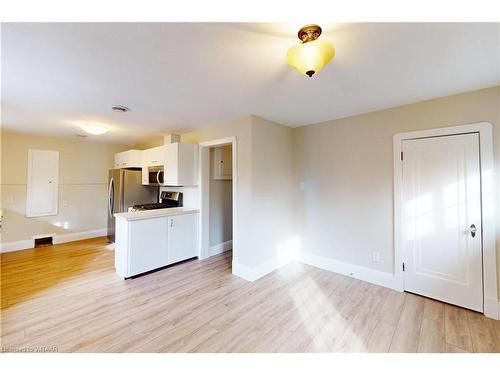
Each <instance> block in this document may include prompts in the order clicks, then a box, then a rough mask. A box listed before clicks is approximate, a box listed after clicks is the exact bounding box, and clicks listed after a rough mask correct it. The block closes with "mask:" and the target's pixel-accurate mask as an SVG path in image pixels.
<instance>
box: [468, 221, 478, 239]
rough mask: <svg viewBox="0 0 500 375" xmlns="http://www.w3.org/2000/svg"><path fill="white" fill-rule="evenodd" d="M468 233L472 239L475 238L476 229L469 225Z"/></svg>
mask: <svg viewBox="0 0 500 375" xmlns="http://www.w3.org/2000/svg"><path fill="white" fill-rule="evenodd" d="M469 232H470V235H471V236H472V238H474V237H476V232H477V228H476V226H475V225H474V224H471V226H470V227H469Z"/></svg>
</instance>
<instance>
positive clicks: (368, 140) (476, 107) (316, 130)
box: [293, 86, 500, 274]
mask: <svg viewBox="0 0 500 375" xmlns="http://www.w3.org/2000/svg"><path fill="white" fill-rule="evenodd" d="M499 92H500V88H499V87H498V86H497V87H493V88H489V89H485V90H480V91H474V92H469V93H464V94H460V95H454V96H449V97H444V98H439V99H434V100H429V101H425V102H420V103H415V104H411V105H406V106H401V107H397V108H392V109H388V110H383V111H378V112H373V113H368V114H364V115H359V116H353V117H349V118H345V119H340V120H335V121H329V122H325V123H321V124H316V125H310V126H304V127H300V128H296V129H294V131H293V143H294V169H295V173H296V183H295V191H296V194H300V195H301V196H302V197H303V200H302V201H301V202H302V204H301V205H300V206H298V207H297V209H296V214H297V220H298V222H299V223H300V225H298V226H297V227H296V230H297V231H299V233H300V237H301V242H302V246H303V250H304V251H307V252H310V253H313V254H316V255H320V256H323V257H328V258H332V259H336V260H340V261H344V262H348V263H353V264H356V265H360V266H365V267H369V268H373V269H376V270H380V271H383V272H388V273H393V271H394V266H393V265H394V258H393V254H394V244H393V186H392V184H393V154H392V152H393V146H392V137H393V135H394V134H395V133H400V132H406V131H412V130H421V129H430V128H438V127H445V126H453V125H461V124H469V123H475V122H481V121H487V122H490V123H492V124H493V129H494V130H493V136H494V153H495V166H496V167H495V168H496V172H497V177H496V179H495V180H496V181H498V177H499V176H500V171H499V168H500V116H499V110H500V97H499ZM300 183H302V184H303V186H304V190H303V191H301V190H300ZM499 186H500V184H499ZM497 191H498V187H497ZM498 196H500V194H499V195H498ZM499 203H500V202H499ZM497 211H499V210H497ZM372 251H379V252H380V253H381V262H380V263H373V262H372V260H371V253H372ZM497 263H498V269H499V274H500V227H498V230H497Z"/></svg>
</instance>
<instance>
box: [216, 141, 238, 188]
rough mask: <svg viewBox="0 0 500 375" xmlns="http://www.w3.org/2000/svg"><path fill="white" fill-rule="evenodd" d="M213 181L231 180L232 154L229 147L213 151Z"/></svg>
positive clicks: (217, 148)
mask: <svg viewBox="0 0 500 375" xmlns="http://www.w3.org/2000/svg"><path fill="white" fill-rule="evenodd" d="M213 168H214V169H213V171H214V180H232V179H233V152H232V147H231V146H222V147H216V148H215V149H214V165H213Z"/></svg>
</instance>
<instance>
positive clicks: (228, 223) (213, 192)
mask: <svg viewBox="0 0 500 375" xmlns="http://www.w3.org/2000/svg"><path fill="white" fill-rule="evenodd" d="M224 147H227V148H229V149H230V150H231V145H229V146H224ZM214 151H215V147H214V148H211V149H210V205H209V212H210V219H209V221H210V229H209V244H210V246H214V245H219V244H222V243H223V242H227V241H230V240H232V239H233V181H232V180H216V179H214V174H215V163H214V159H215V152H214ZM230 152H231V151H230Z"/></svg>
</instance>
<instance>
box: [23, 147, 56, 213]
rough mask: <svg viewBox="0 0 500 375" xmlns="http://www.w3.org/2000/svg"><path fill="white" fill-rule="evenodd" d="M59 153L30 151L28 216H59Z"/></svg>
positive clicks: (27, 193) (27, 191)
mask: <svg viewBox="0 0 500 375" xmlns="http://www.w3.org/2000/svg"><path fill="white" fill-rule="evenodd" d="M58 200H59V152H58V151H47V150H28V177H27V190H26V216H27V217H36V216H47V215H57V209H58Z"/></svg>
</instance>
